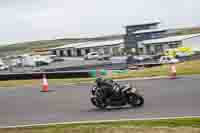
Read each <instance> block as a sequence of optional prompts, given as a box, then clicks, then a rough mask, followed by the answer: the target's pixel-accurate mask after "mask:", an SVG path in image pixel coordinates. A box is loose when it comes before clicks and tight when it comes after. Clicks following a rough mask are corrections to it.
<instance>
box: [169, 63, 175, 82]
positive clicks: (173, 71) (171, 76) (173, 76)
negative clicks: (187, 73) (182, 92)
mask: <svg viewBox="0 0 200 133" xmlns="http://www.w3.org/2000/svg"><path fill="white" fill-rule="evenodd" d="M170 73H171V75H170V79H176V66H175V65H174V64H172V65H171V66H170Z"/></svg>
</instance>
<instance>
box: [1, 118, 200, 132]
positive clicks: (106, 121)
mask: <svg viewBox="0 0 200 133" xmlns="http://www.w3.org/2000/svg"><path fill="white" fill-rule="evenodd" d="M183 118H200V116H183V117H158V118H136V119H118V120H94V121H74V122H58V123H46V124H30V125H16V126H0V128H4V129H5V128H25V127H38V126H53V125H70V124H88V123H91V124H92V123H108V122H123V121H124V122H125V121H142V120H168V119H183Z"/></svg>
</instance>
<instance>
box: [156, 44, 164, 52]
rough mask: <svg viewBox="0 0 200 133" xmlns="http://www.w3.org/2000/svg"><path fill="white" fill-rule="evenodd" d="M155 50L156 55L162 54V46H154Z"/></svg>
mask: <svg viewBox="0 0 200 133" xmlns="http://www.w3.org/2000/svg"><path fill="white" fill-rule="evenodd" d="M155 50H156V52H157V53H162V52H163V46H162V45H161V44H160V45H156V46H155Z"/></svg>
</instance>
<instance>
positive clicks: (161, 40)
mask: <svg viewBox="0 0 200 133" xmlns="http://www.w3.org/2000/svg"><path fill="white" fill-rule="evenodd" d="M197 36H200V34H190V35H182V36H170V37H165V38H159V39H151V40H145V41H141V42H140V43H142V44H156V43H165V42H176V41H182V40H186V39H189V38H193V37H197Z"/></svg>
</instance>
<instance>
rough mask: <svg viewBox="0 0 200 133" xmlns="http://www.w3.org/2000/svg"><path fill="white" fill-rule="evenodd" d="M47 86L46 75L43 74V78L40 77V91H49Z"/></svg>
mask: <svg viewBox="0 0 200 133" xmlns="http://www.w3.org/2000/svg"><path fill="white" fill-rule="evenodd" d="M48 88H49V86H48V82H47V78H46V75H45V74H43V79H42V92H48V91H49V89H48Z"/></svg>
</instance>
